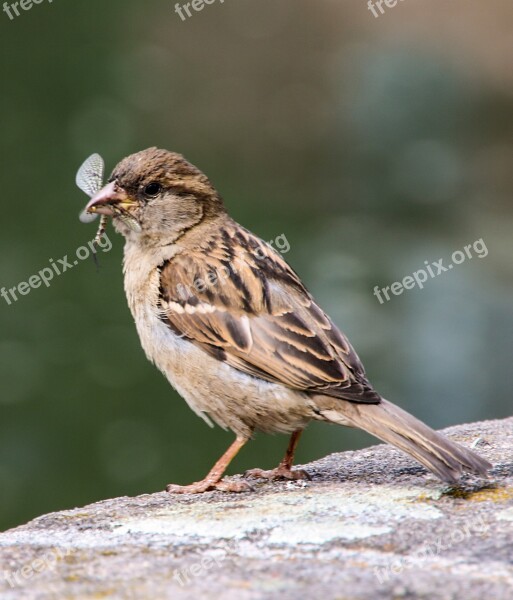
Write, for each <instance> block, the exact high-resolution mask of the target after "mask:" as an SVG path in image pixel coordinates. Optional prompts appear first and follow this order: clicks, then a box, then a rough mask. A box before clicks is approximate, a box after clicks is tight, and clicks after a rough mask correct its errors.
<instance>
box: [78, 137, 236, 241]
mask: <svg viewBox="0 0 513 600" xmlns="http://www.w3.org/2000/svg"><path fill="white" fill-rule="evenodd" d="M86 210H87V212H90V213H93V214H101V215H107V216H110V217H112V220H113V223H114V226H115V228H116V229H117V231H119V232H120V233H121V234H123V235H124V236H125V237H126V238H131V239H133V238H137V237H140V238H145V239H146V240H154V241H155V242H156V243H170V242H173V241H174V240H176V239H178V238H179V237H180V236H181V235H182V234H183V233H184V232H185V231H187V230H188V229H190V228H191V227H194V226H195V225H197V224H199V223H201V222H202V221H204V220H207V219H212V218H215V217H216V216H218V215H219V214H221V213H223V212H224V207H223V202H222V200H221V198H220V196H219V194H218V193H217V192H216V190H215V188H214V187H213V186H212V184H211V183H210V181H209V180H208V178H207V177H206V176H205V175H204V174H203V173H202V172H201V171H200V170H199V169H197V168H196V167H195V166H194V165H192V164H191V163H189V162H188V161H187V160H185V158H184V157H183V156H181V155H180V154H176V153H174V152H169V151H168V150H160V149H158V148H148V149H147V150H143V151H141V152H138V153H137V154H132V155H131V156H127V157H126V158H124V159H123V160H122V161H121V162H120V163H119V164H118V165H117V166H116V168H115V169H114V171H113V172H112V175H111V176H110V178H109V180H108V183H107V185H106V186H105V187H104V188H102V189H101V190H100V191H99V192H98V193H97V194H96V195H95V196H94V197H93V198H92V199H91V201H90V202H89V203H88V205H87V207H86Z"/></svg>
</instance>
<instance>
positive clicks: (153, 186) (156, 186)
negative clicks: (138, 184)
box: [143, 181, 162, 198]
mask: <svg viewBox="0 0 513 600" xmlns="http://www.w3.org/2000/svg"><path fill="white" fill-rule="evenodd" d="M161 191H162V186H161V185H160V183H157V182H156V181H153V182H152V183H148V185H147V186H146V187H145V188H144V190H143V192H144V195H145V196H146V197H147V198H156V197H157V196H158V195H159V194H160V192H161Z"/></svg>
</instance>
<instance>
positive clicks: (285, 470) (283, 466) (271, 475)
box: [244, 429, 310, 480]
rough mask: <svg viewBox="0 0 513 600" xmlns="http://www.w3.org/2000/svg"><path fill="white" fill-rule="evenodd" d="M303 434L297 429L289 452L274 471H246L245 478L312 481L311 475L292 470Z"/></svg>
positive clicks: (291, 439) (300, 470) (299, 470)
mask: <svg viewBox="0 0 513 600" xmlns="http://www.w3.org/2000/svg"><path fill="white" fill-rule="evenodd" d="M302 433H303V430H302V429H297V430H296V431H294V433H293V434H292V435H291V436H290V440H289V445H288V446H287V451H286V452H285V456H284V457H283V460H282V461H281V463H280V464H279V465H278V466H277V467H276V469H272V470H271V471H263V470H262V469H251V470H250V471H246V473H245V474H244V476H245V477H255V478H260V479H270V480H273V479H310V475H308V473H307V472H306V471H303V470H302V469H296V470H295V471H293V470H292V463H293V462H294V453H295V451H296V447H297V445H298V442H299V438H300V437H301V434H302Z"/></svg>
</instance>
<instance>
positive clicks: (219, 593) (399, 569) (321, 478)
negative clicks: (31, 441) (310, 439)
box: [0, 418, 513, 600]
mask: <svg viewBox="0 0 513 600" xmlns="http://www.w3.org/2000/svg"><path fill="white" fill-rule="evenodd" d="M446 432H447V433H448V434H449V435H450V437H452V438H453V439H455V440H457V441H460V442H462V443H463V444H465V445H474V447H475V448H476V450H477V451H478V452H480V453H481V454H482V455H483V456H485V457H486V458H488V459H489V460H490V461H491V462H492V463H493V464H494V465H495V466H494V469H493V471H492V473H491V477H490V480H489V481H483V480H475V479H472V478H466V479H464V481H463V483H462V485H461V487H460V488H458V489H451V488H449V487H448V486H446V485H444V484H442V483H440V482H439V481H438V480H436V479H435V478H434V476H432V475H430V474H427V473H426V471H425V470H424V469H423V468H422V467H420V466H417V463H415V462H414V461H412V460H411V459H409V458H408V457H406V456H405V455H403V454H402V453H400V452H398V451H396V450H395V449H393V448H391V447H389V446H383V445H382V446H375V447H372V448H368V449H365V450H360V451H357V452H345V453H341V454H333V455H331V456H328V457H326V458H324V459H322V460H319V461H316V462H313V463H311V464H308V465H305V467H304V468H306V469H307V471H308V472H309V473H310V474H311V476H312V481H309V482H293V483H290V482H289V483H272V484H270V483H264V482H261V483H256V484H255V491H254V492H249V493H242V494H239V495H229V494H224V493H220V492H212V493H208V494H204V495H200V496H169V495H168V494H166V493H158V494H152V495H143V496H139V497H137V498H116V499H114V500H106V501H103V502H98V503H96V504H92V505H90V506H86V507H84V508H80V509H74V510H67V511H62V512H59V513H54V514H49V515H45V516H42V517H39V518H37V519H35V520H34V521H31V522H30V523H28V524H27V525H24V526H21V527H18V528H16V529H12V530H10V531H7V532H5V533H3V534H0V598H2V600H10V599H14V598H16V599H18V598H27V599H59V600H62V599H67V598H73V599H86V598H113V599H117V598H119V599H125V598H126V599H149V600H161V599H162V600H164V599H167V598H172V599H173V600H175V599H177V600H180V599H182V598H191V599H202V598H208V599H216V598H219V599H221V598H222V599H223V600H225V599H226V600H231V599H234V600H253V599H260V598H280V599H294V600H297V599H303V598H305V599H314V600H315V599H318V598H319V599H323V600H328V599H340V600H342V599H373V600H379V599H381V598H426V599H432V598H436V599H452V598H465V599H466V600H471V599H480V600H481V599H482V598H494V600H502V599H504V600H511V598H513V457H512V454H513V453H512V447H513V418H509V419H505V420H502V421H486V422H483V423H474V424H472V425H461V426H458V427H453V428H450V429H448V430H446Z"/></svg>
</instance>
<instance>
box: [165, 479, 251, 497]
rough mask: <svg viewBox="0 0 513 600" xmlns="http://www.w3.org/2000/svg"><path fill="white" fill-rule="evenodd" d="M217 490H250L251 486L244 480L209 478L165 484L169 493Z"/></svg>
mask: <svg viewBox="0 0 513 600" xmlns="http://www.w3.org/2000/svg"><path fill="white" fill-rule="evenodd" d="M214 490H219V491H220V492H232V493H241V492H250V491H252V490H253V488H252V487H251V486H250V485H249V484H248V483H246V482H245V481H227V480H226V479H221V480H220V481H212V480H209V479H203V480H202V481H196V483H191V484H190V485H176V484H174V483H170V484H169V485H167V486H166V491H167V492H169V493H170V494H202V493H203V492H211V491H214Z"/></svg>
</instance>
